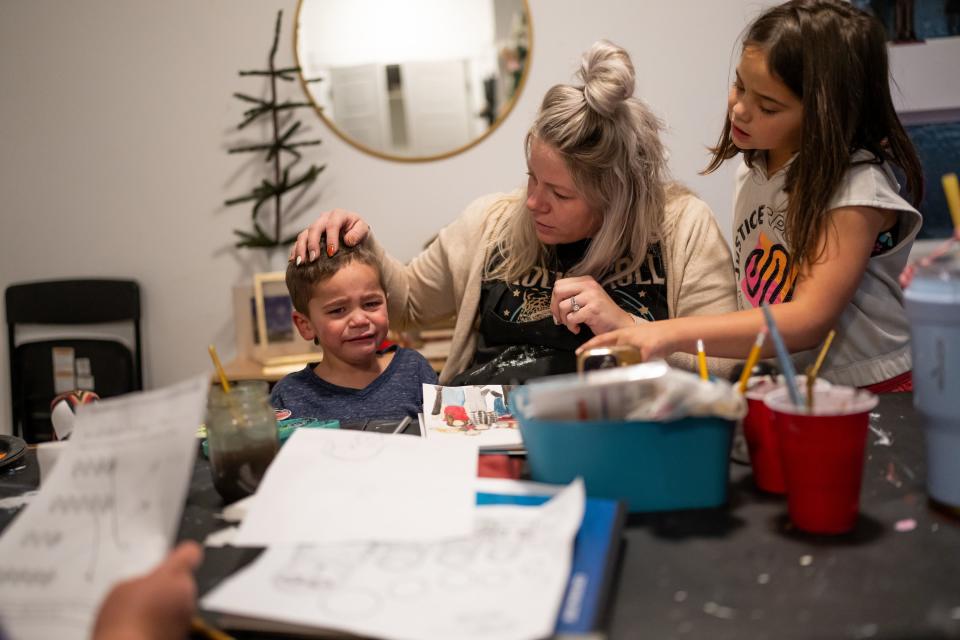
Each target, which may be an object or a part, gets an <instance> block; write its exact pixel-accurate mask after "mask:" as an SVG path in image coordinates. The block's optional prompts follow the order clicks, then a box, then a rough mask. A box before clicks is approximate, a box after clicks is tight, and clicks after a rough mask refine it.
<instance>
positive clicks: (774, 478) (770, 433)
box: [743, 376, 830, 494]
mask: <svg viewBox="0 0 960 640" xmlns="http://www.w3.org/2000/svg"><path fill="white" fill-rule="evenodd" d="M805 381H806V377H805V376H799V377H798V383H799V384H805ZM816 385H817V388H821V387H822V388H827V387H829V386H830V383H829V382H827V381H825V380H817V382H816ZM782 387H783V382H782V381H774V380H773V379H772V378H770V377H763V378H751V379H750V384H749V385H748V386H747V392H746V393H745V394H744V397H745V398H746V399H747V415H746V416H745V417H744V418H743V435H744V437H745V438H746V440H747V448H748V449H749V451H750V465H751V466H752V467H753V482H754V484H756V485H757V488H758V489H760V490H761V491H766V492H767V493H778V494H784V493H786V492H787V484H786V480H785V479H784V477H783V462H782V461H781V455H780V437H779V436H778V435H777V430H776V428H775V427H774V424H773V413H772V412H771V411H770V409H769V408H767V405H766V404H764V402H763V398H764V397H765V396H766V395H767V394H768V393H770V392H771V391H774V390H776V389H780V388H782Z"/></svg>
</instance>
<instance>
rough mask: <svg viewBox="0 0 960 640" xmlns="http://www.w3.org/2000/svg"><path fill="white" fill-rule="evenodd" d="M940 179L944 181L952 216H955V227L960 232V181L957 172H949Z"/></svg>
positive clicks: (944, 191) (944, 189) (945, 193)
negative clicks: (959, 181)
mask: <svg viewBox="0 0 960 640" xmlns="http://www.w3.org/2000/svg"><path fill="white" fill-rule="evenodd" d="M940 180H941V182H943V193H944V195H945V196H947V208H948V209H950V217H951V218H953V228H954V230H956V231H958V232H960V183H958V182H957V174H955V173H948V174H946V175H945V176H943V177H942V178H941V179H940Z"/></svg>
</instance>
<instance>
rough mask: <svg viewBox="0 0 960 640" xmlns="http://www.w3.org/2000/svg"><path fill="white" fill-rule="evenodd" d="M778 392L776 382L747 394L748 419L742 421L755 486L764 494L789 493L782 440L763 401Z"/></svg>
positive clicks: (771, 414)
mask: <svg viewBox="0 0 960 640" xmlns="http://www.w3.org/2000/svg"><path fill="white" fill-rule="evenodd" d="M776 388H777V385H776V383H774V382H773V381H763V382H760V383H758V384H757V385H755V386H753V387H751V388H749V389H748V391H747V392H746V394H744V395H745V397H746V399H747V415H746V416H744V418H743V436H744V438H746V440H747V449H749V451H750V465H751V466H752V467H753V482H754V484H756V485H757V488H758V489H760V490H761V491H766V492H768V493H786V492H787V485H786V481H785V480H784V479H783V465H782V464H781V462H780V440H779V438H777V432H776V430H775V429H774V426H773V413H772V412H771V411H770V409H768V408H767V405H766V404H764V402H763V398H764V396H766V395H767V394H768V393H770V392H771V391H773V390H775V389H776Z"/></svg>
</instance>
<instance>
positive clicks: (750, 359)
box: [737, 327, 767, 393]
mask: <svg viewBox="0 0 960 640" xmlns="http://www.w3.org/2000/svg"><path fill="white" fill-rule="evenodd" d="M766 338H767V328H766V327H764V328H763V329H761V330H760V333H758V334H757V339H756V340H754V342H753V346H752V347H750V355H748V356H747V362H746V364H744V365H743V373H741V374H740V380H739V382H738V383H737V388H738V389H739V390H740V393H746V392H747V382H748V381H749V380H750V372H751V371H753V367H754V365H756V364H757V360H759V359H760V349H762V348H763V341H764V340H766Z"/></svg>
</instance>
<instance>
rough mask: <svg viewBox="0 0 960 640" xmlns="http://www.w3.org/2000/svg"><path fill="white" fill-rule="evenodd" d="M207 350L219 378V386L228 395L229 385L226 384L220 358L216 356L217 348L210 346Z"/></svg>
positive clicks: (225, 376)
mask: <svg viewBox="0 0 960 640" xmlns="http://www.w3.org/2000/svg"><path fill="white" fill-rule="evenodd" d="M207 350H208V351H209V352H210V359H211V360H213V366H214V367H216V369H217V375H218V376H220V385H221V386H223V392H224V393H230V383H229V382H227V374H226V372H225V371H224V370H223V366H222V365H221V364H220V357H219V356H217V348H216V347H214V346H213V345H210V346H209V347H207Z"/></svg>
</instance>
